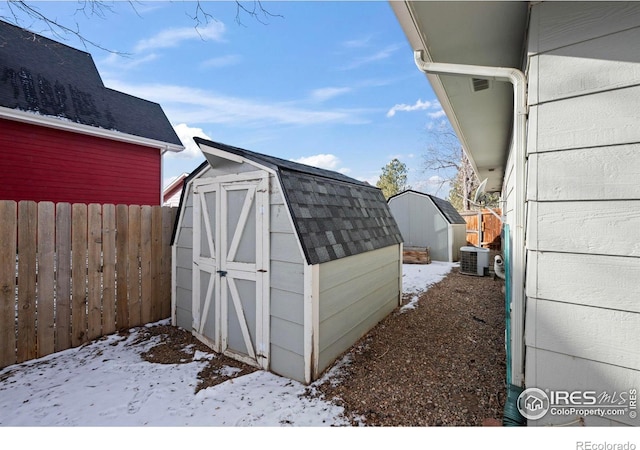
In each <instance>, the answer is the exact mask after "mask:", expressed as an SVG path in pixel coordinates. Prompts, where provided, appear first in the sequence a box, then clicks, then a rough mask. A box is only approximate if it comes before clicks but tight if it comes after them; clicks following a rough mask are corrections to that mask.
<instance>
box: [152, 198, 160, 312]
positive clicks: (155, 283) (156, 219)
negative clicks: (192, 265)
mask: <svg viewBox="0 0 640 450" xmlns="http://www.w3.org/2000/svg"><path fill="white" fill-rule="evenodd" d="M161 270H162V207H161V206H154V207H153V208H152V209H151V320H152V321H153V322H156V321H158V320H160V319H162V303H161V302H162V298H161V290H160V279H161Z"/></svg>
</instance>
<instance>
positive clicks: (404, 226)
mask: <svg viewBox="0 0 640 450" xmlns="http://www.w3.org/2000/svg"><path fill="white" fill-rule="evenodd" d="M389 209H391V213H392V214H393V217H394V218H395V219H396V222H397V223H398V228H399V229H400V233H402V237H403V238H404V247H405V248H408V247H429V249H430V254H431V259H433V260H436V261H449V229H448V225H449V223H448V222H447V221H446V220H445V219H444V218H443V217H442V214H441V213H440V211H439V210H438V208H437V207H436V206H435V205H434V204H433V202H432V201H431V200H430V199H429V198H428V197H426V196H422V195H419V194H414V193H412V192H407V193H405V194H401V195H398V196H397V197H393V198H392V199H390V200H389Z"/></svg>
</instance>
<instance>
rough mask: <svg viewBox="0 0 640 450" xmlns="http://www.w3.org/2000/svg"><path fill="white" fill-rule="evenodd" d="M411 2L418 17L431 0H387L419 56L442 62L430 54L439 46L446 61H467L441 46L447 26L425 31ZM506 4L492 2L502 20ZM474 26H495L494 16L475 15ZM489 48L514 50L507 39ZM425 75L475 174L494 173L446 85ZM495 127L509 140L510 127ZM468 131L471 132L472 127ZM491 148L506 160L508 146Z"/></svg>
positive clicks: (436, 6)
mask: <svg viewBox="0 0 640 450" xmlns="http://www.w3.org/2000/svg"><path fill="white" fill-rule="evenodd" d="M413 3H418V4H419V5H420V8H422V15H420V17H423V16H424V12H425V7H428V8H430V7H431V4H430V2H411V1H390V4H391V7H392V9H393V11H394V13H395V15H396V17H397V20H398V22H399V24H400V25H401V27H402V29H403V31H404V33H405V36H406V37H407V40H408V41H409V43H410V45H411V47H412V49H413V50H414V51H416V50H421V51H422V59H423V60H424V61H425V62H429V63H431V62H435V63H438V62H444V61H438V60H436V59H435V58H434V57H433V53H434V52H433V50H434V49H438V51H439V52H440V53H441V54H443V51H444V52H445V54H446V55H447V57H449V58H450V60H448V61H446V62H448V63H458V64H470V63H469V62H468V61H463V60H456V59H460V58H459V55H457V54H456V53H452V52H451V48H450V47H447V45H440V44H443V43H447V41H448V37H447V35H446V33H449V32H452V31H451V30H450V28H446V27H445V29H444V30H439V33H437V34H436V31H435V30H433V29H431V28H430V29H429V30H428V33H427V30H426V29H422V25H421V21H420V20H419V17H418V13H417V12H416V11H417V9H416V7H414V6H413V5H412V4H413ZM440 3H446V2H433V8H432V11H433V12H434V13H435V11H437V8H438V4H440ZM453 3H455V2H453ZM462 3H465V2H462ZM470 3H473V2H470ZM478 3H481V2H478ZM509 3H513V2H504V5H505V8H502V5H500V2H498V3H497V4H496V5H498V6H496V5H494V7H500V9H501V10H504V12H505V14H504V16H505V17H504V20H509V18H510V15H509V14H510V13H512V11H511V10H510V9H509V8H508V6H509V5H507V4H509ZM523 3H526V2H523ZM458 5H460V4H458ZM460 8H461V9H459V11H461V13H460V14H464V12H465V11H466V9H465V8H463V7H462V6H460ZM475 12H478V11H477V10H476V11H475ZM480 12H484V11H483V10H480ZM514 23H518V24H519V22H518V21H514ZM491 24H494V25H491ZM474 25H475V26H476V28H474V30H475V32H478V30H483V29H487V30H488V27H495V18H493V21H491V20H489V15H488V14H485V15H484V17H476V16H474ZM518 26H519V25H518ZM523 32H524V30H523ZM470 39H471V38H470ZM443 49H446V50H443ZM491 49H492V50H494V51H496V52H502V53H505V54H512V52H513V48H512V47H511V46H510V43H509V42H508V40H506V39H503V40H495V41H492V42H491ZM480 53H483V52H480ZM471 64H477V62H474V63H471ZM486 65H492V64H486ZM426 77H427V79H428V81H429V83H430V84H431V87H432V89H433V91H434V93H435V94H436V96H437V98H438V101H439V102H440V104H441V106H442V109H443V111H444V112H445V114H446V115H447V118H448V119H449V122H450V123H451V126H452V128H453V130H454V131H455V133H456V135H457V136H458V139H459V141H460V144H461V145H462V147H463V150H464V152H465V154H466V155H467V157H468V158H469V161H470V162H471V165H472V167H473V170H474V171H475V173H476V174H477V175H478V176H479V177H480V178H483V177H484V176H486V175H487V170H489V172H493V170H494V168H495V167H496V166H497V165H496V164H495V163H494V164H491V165H490V166H486V167H480V164H478V158H477V157H478V156H479V155H478V154H477V152H478V151H479V150H477V149H476V148H474V145H472V144H470V142H471V140H470V139H469V138H468V136H467V129H466V126H465V123H464V121H462V120H461V119H460V118H459V114H457V113H456V110H455V109H454V107H453V105H452V102H451V100H450V99H451V98H452V97H451V96H450V94H449V93H448V92H447V89H446V87H445V84H444V83H443V81H442V78H441V75H436V74H427V75H426ZM458 94H459V93H458ZM461 103H462V105H463V107H464V103H463V102H462V101H461V98H460V96H459V95H458V96H457V97H456V104H457V108H458V109H460V108H461V106H460V104H461ZM497 130H499V133H501V134H500V135H502V136H505V140H508V139H506V137H507V136H508V135H510V133H511V130H510V129H506V128H504V129H501V128H499V129H497ZM469 131H470V132H472V130H471V129H470V130H469ZM475 139H476V140H477V133H476V134H475ZM474 142H475V141H474ZM480 151H481V150H480ZM492 151H493V152H495V153H494V155H495V156H496V159H501V160H502V161H503V162H504V163H506V160H507V156H508V152H509V147H508V146H505V147H502V148H500V147H497V146H496V147H492ZM485 155H486V154H485ZM503 170H504V167H503ZM483 172H484V175H481V173H483ZM503 175H504V174H501V176H500V177H499V178H500V180H499V179H498V178H495V176H494V178H495V179H494V183H493V184H494V185H495V186H494V189H492V190H496V189H495V188H497V187H498V185H497V183H499V184H502V183H503V182H504V178H503Z"/></svg>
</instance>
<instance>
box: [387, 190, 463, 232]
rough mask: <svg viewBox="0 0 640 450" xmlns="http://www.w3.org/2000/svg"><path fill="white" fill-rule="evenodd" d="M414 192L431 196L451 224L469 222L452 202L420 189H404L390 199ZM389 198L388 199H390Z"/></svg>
mask: <svg viewBox="0 0 640 450" xmlns="http://www.w3.org/2000/svg"><path fill="white" fill-rule="evenodd" d="M409 192H410V193H414V194H418V195H423V196H425V197H429V198H430V199H431V201H433V204H434V205H436V208H438V210H439V211H440V212H441V213H442V215H443V216H444V218H445V219H446V220H447V222H449V223H451V224H463V223H464V224H466V223H467V222H466V221H465V220H464V218H463V217H462V216H461V215H460V213H459V212H458V211H457V210H456V209H455V208H454V207H453V205H452V204H451V203H449V202H448V201H446V200H443V199H441V198H439V197H436V196H435V195H431V194H425V193H424V192H418V191H414V190H411V189H409V190H406V191H402V192H400V193H399V194H396V195H394V196H392V197H389V200H391V199H392V198H394V197H398V196H400V195H404V194H406V193H409ZM389 200H387V201H389Z"/></svg>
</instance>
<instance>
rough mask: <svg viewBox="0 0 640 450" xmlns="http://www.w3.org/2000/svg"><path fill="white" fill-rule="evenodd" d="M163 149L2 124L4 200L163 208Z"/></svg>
mask: <svg viewBox="0 0 640 450" xmlns="http://www.w3.org/2000/svg"><path fill="white" fill-rule="evenodd" d="M160 178H161V155H160V149H153V148H149V147H142V146H138V145H134V144H128V143H125V142H118V141H113V140H108V139H102V138H99V137H93V136H87V135H83V134H78V133H71V132H68V131H61V130H56V129H53V128H47V127H41V126H36V125H31V124H25V123H21V122H16V121H11V120H4V119H0V200H16V201H19V200H35V201H44V200H48V201H52V202H70V203H113V204H127V205H159V204H160Z"/></svg>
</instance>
